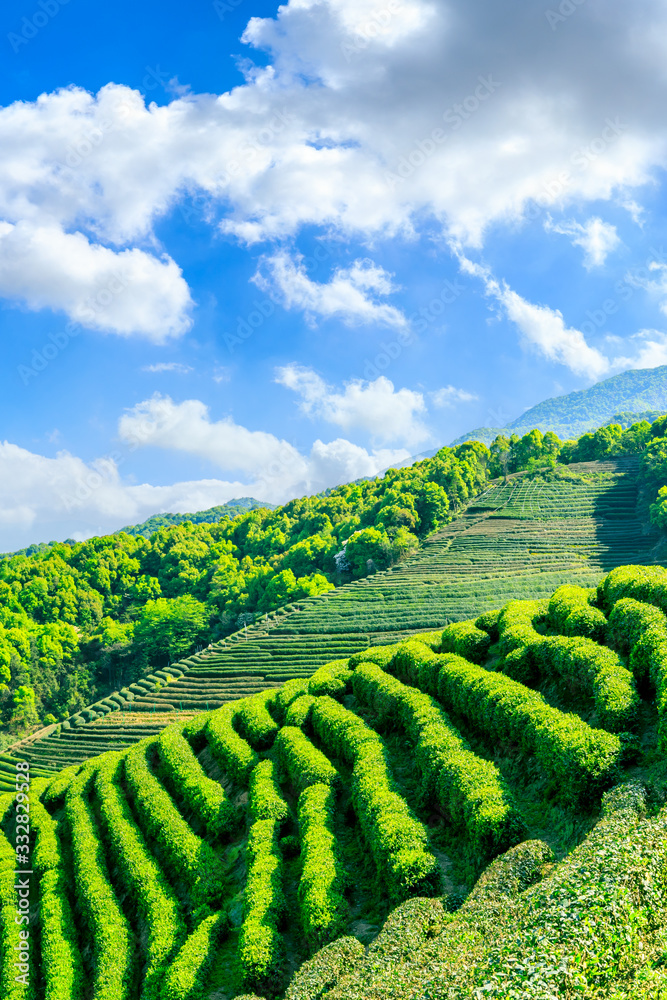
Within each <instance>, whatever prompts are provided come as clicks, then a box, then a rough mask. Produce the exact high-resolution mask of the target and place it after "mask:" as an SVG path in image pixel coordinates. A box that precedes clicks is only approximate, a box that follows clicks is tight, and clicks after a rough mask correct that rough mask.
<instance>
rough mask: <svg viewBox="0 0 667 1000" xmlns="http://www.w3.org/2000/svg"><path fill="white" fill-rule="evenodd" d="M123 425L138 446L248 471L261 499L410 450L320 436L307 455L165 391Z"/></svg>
mask: <svg viewBox="0 0 667 1000" xmlns="http://www.w3.org/2000/svg"><path fill="white" fill-rule="evenodd" d="M118 431H119V435H120V438H121V440H123V441H124V442H125V443H127V444H128V445H130V446H131V447H132V448H140V447H156V448H162V449H165V450H168V451H174V452H183V453H186V454H189V455H196V456H198V457H199V458H203V459H205V460H207V461H209V462H211V463H212V464H214V465H216V466H218V467H219V468H222V469H224V470H225V471H226V472H227V473H230V472H240V473H242V474H244V475H245V476H246V480H247V485H246V486H245V487H244V490H245V491H246V492H248V491H254V492H255V494H256V495H257V496H258V497H260V498H261V499H265V500H270V501H272V502H276V503H279V502H284V501H286V500H288V499H291V498H292V497H295V496H302V495H304V494H307V493H317V492H320V491H321V490H323V489H326V488H327V487H329V486H336V485H339V484H340V483H343V482H349V481H350V480H352V479H358V478H359V477H360V476H370V475H375V474H376V473H377V472H379V471H380V470H381V469H383V468H386V467H387V466H388V465H390V464H391V462H394V461H402V460H403V459H405V458H408V457H409V455H410V453H409V452H408V451H406V450H405V449H388V448H384V449H374V450H373V451H370V452H369V451H367V450H366V449H365V448H361V447H359V446H358V445H355V444H353V443H351V442H350V441H346V440H344V439H342V438H338V439H336V440H335V441H332V442H329V443H324V442H322V441H320V440H317V441H315V442H314V444H313V446H312V449H311V452H310V455H303V454H302V453H301V452H300V451H299V450H298V448H296V447H295V446H294V445H293V444H290V443H289V442H288V441H285V440H284V439H283V440H281V439H279V438H277V437H276V436H275V435H274V434H270V433H267V432H265V431H251V430H248V428H246V427H242V426H240V425H239V424H236V423H235V422H234V420H232V418H231V417H224V418H223V419H221V420H211V417H210V415H209V411H208V407H206V406H205V405H204V403H202V402H201V401H200V400H197V399H189V400H185V401H184V402H182V403H175V402H174V401H173V400H172V399H171V398H170V397H169V396H160V395H159V394H156V395H154V396H153V397H152V398H151V399H148V400H144V401H143V402H141V403H138V404H137V405H136V406H134V407H133V408H132V409H131V410H129V411H128V412H127V413H125V414H124V415H123V416H122V417H121V419H120V421H119V425H118ZM360 470H361V471H360Z"/></svg>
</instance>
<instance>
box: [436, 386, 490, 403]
mask: <svg viewBox="0 0 667 1000" xmlns="http://www.w3.org/2000/svg"><path fill="white" fill-rule="evenodd" d="M430 395H431V401H432V402H433V405H434V406H437V407H438V408H442V407H445V406H454V405H455V404H456V403H471V402H472V401H473V400H475V399H479V396H477V395H475V393H474V392H467V391H466V390H465V389H457V388H456V387H455V386H453V385H445V386H443V387H442V389H437V390H436V391H435V392H432V393H431V394H430Z"/></svg>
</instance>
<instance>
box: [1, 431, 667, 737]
mask: <svg viewBox="0 0 667 1000" xmlns="http://www.w3.org/2000/svg"><path fill="white" fill-rule="evenodd" d="M666 429H667V417H662V418H659V419H658V420H656V421H654V422H653V424H649V423H648V421H640V422H638V423H636V424H633V425H632V426H631V427H629V428H627V429H625V430H623V428H622V427H621V426H620V425H611V426H606V427H602V428H600V429H599V430H598V431H596V432H595V433H593V434H590V433H589V434H585V435H583V436H582V437H581V438H579V439H578V440H577V441H568V442H561V441H560V440H559V439H558V438H557V437H556V436H555V435H554V434H551V433H547V434H545V435H542V433H541V432H540V431H539V430H533V431H531V432H529V433H528V434H526V435H524V437H522V438H519V437H518V436H516V435H513V436H512V437H511V438H509V439H508V438H504V437H502V436H500V437H498V438H496V440H495V441H494V442H493V443H492V445H491V447H490V448H486V447H485V446H484V445H482V444H480V443H479V442H471V443H468V444H462V445H459V446H457V447H456V448H453V449H450V448H443V449H441V450H440V451H439V452H438V453H437V454H436V455H435V456H434V457H433V458H431V459H425V460H423V461H420V462H416V463H415V464H414V465H412V466H410V467H409V468H404V469H390V470H388V471H387V472H386V473H385V474H384V476H382V477H381V478H377V479H374V480H366V481H362V482H358V483H355V484H348V485H345V486H340V487H337V488H336V489H333V490H330V491H328V493H327V495H322V496H315V497H307V498H303V499H298V500H293V501H290V503H287V504H285V505H283V506H282V507H279V508H276V509H274V510H270V509H268V508H258V509H256V510H251V511H248V512H247V513H244V514H241V515H239V516H237V517H236V518H234V519H233V520H230V519H224V520H222V521H219V522H218V523H215V524H206V523H202V524H192V523H190V522H184V523H183V524H180V525H176V526H172V527H165V528H161V529H160V530H159V531H157V532H156V533H155V534H153V535H151V537H150V538H146V537H144V536H143V535H142V534H138V535H135V536H131V535H128V534H127V533H123V532H121V533H119V534H116V535H110V536H105V537H102V538H93V539H90V540H89V541H87V542H83V543H62V544H56V545H53V546H50V547H47V548H46V549H45V550H44V551H38V552H36V553H34V554H33V555H31V556H27V555H16V556H14V557H12V558H7V559H4V560H3V561H2V562H0V681H1V682H2V686H1V687H0V712H1V718H2V722H3V723H4V724H5V726H8V727H9V729H10V731H12V732H14V733H18V732H22V731H23V730H24V729H25V728H26V727H29V726H31V725H35V724H37V722H38V721H43V722H45V723H50V722H55V721H57V720H61V719H64V718H67V717H68V716H69V715H73V714H75V713H76V712H77V711H79V710H80V709H81V708H82V707H83V706H84V705H86V704H90V703H92V702H94V701H96V700H97V699H98V698H99V697H100V696H103V695H104V694H105V693H108V692H109V691H110V690H112V689H113V688H119V687H122V686H123V685H127V684H130V683H132V682H134V681H136V680H138V679H139V678H140V677H141V676H142V675H143V674H144V673H145V672H146V671H147V670H148V668H149V667H150V668H152V669H156V668H161V667H164V666H167V665H168V664H169V663H170V662H171V661H173V660H175V659H178V658H180V657H183V656H184V655H186V654H188V653H190V652H192V651H194V650H195V649H196V648H197V647H198V646H201V645H204V644H206V643H208V642H210V641H214V640H216V639H219V638H221V637H224V636H225V635H228V634H230V633H232V632H234V631H236V630H237V629H238V628H239V627H240V626H242V625H243V624H244V623H251V622H253V621H255V620H256V619H258V618H259V617H261V616H263V615H265V614H267V613H269V612H273V611H274V610H275V609H277V608H280V607H284V606H285V605H287V604H289V603H290V602H294V601H295V600H301V599H304V598H309V597H314V596H317V595H319V594H323V593H326V592H327V591H328V590H330V589H332V588H333V587H334V586H338V585H340V584H342V583H345V582H348V581H350V580H353V579H360V578H363V577H365V576H367V575H368V574H369V573H374V572H376V571H378V570H383V569H386V568H387V567H390V566H391V565H393V564H395V563H399V562H401V561H403V560H405V559H406V558H409V557H410V556H411V555H413V554H414V553H415V551H416V550H417V549H418V547H419V545H420V543H421V541H422V540H423V539H424V538H426V537H427V536H429V535H430V534H431V533H432V532H433V531H435V530H437V529H438V528H441V527H442V526H444V525H446V524H447V523H449V522H450V521H451V519H452V518H453V517H455V516H456V515H457V514H458V513H459V512H460V511H461V510H462V509H463V508H464V506H465V504H466V503H467V502H468V501H469V499H470V498H472V497H474V496H475V495H477V494H478V493H479V492H480V490H481V489H483V488H484V487H485V486H486V485H487V484H488V482H489V481H490V480H492V479H493V478H494V477H498V476H506V475H512V474H514V473H516V472H519V471H522V470H523V471H524V472H525V473H526V474H528V475H538V474H539V475H544V474H548V475H553V474H555V473H556V471H557V470H558V469H559V468H562V467H563V466H565V465H569V464H572V463H576V462H587V461H592V460H600V459H605V458H609V457H615V456H621V457H622V456H632V455H634V456H638V457H639V459H640V463H641V472H640V477H641V480H642V483H643V486H644V495H645V500H646V503H645V504H644V507H645V512H646V519H647V520H648V517H649V503H648V501H651V500H653V501H654V503H653V506H652V507H651V517H652V519H653V520H654V522H655V524H656V525H657V526H658V527H659V528H660V529H661V530H664V528H665V527H666V526H667V489H665V490H663V491H661V492H660V494H659V495H658V490H659V488H660V487H663V486H664V484H667V438H666V437H665V430H666ZM562 474H566V472H565V470H564V471H563V473H562Z"/></svg>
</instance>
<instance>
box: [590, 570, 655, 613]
mask: <svg viewBox="0 0 667 1000" xmlns="http://www.w3.org/2000/svg"><path fill="white" fill-rule="evenodd" d="M622 597H633V598H634V599H635V600H636V601H642V602H643V603H645V604H653V605H655V607H656V608H660V610H661V611H664V612H667V571H665V569H664V567H663V566H619V567H618V568H617V569H613V570H612V571H611V572H610V573H607V575H606V576H605V578H604V579H603V580H602V581H601V583H600V584H599V585H598V600H599V602H600V603H601V605H602V607H603V608H604V610H605V611H607V612H610V611H611V609H612V608H613V606H614V605H615V604H616V602H617V601H619V600H620V599H621V598H622Z"/></svg>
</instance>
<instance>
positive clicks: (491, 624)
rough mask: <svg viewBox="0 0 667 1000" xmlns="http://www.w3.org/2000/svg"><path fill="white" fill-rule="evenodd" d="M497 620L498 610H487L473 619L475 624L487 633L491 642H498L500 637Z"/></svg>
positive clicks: (498, 616)
mask: <svg viewBox="0 0 667 1000" xmlns="http://www.w3.org/2000/svg"><path fill="white" fill-rule="evenodd" d="M499 620H500V610H497V611H487V612H485V613H484V614H483V615H480V616H479V618H476V619H475V625H476V627H477V628H479V629H481V630H482V631H483V632H486V633H487V634H488V635H489V637H490V639H491V642H492V643H493V642H498V639H499V638H500V630H499Z"/></svg>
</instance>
